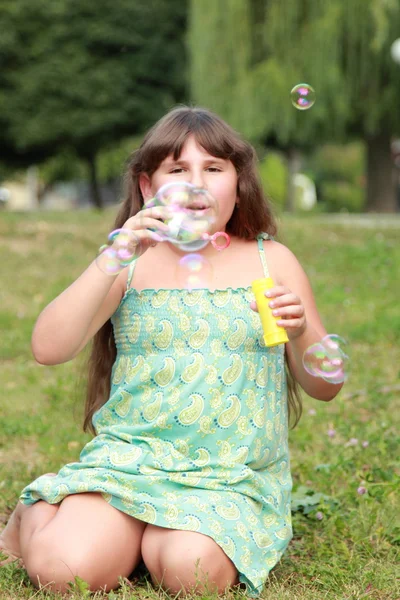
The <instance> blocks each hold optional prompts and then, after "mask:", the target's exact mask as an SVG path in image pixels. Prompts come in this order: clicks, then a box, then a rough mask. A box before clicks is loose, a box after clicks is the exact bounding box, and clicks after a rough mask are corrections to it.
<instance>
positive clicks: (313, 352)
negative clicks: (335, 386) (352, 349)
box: [303, 334, 349, 383]
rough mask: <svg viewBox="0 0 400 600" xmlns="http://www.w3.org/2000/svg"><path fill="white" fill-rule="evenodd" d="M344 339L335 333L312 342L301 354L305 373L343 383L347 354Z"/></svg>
mask: <svg viewBox="0 0 400 600" xmlns="http://www.w3.org/2000/svg"><path fill="white" fill-rule="evenodd" d="M346 346H347V343H346V341H345V340H344V339H343V338H341V337H340V336H338V335H336V334H329V335H326V336H325V337H324V338H323V339H322V340H321V341H320V342H317V343H316V344H312V345H311V346H309V347H308V348H307V350H306V351H305V352H304V355H303V365H304V368H305V370H306V371H307V373H309V374H310V375H313V376H314V377H321V378H322V379H324V380H325V381H328V382H329V383H343V382H344V381H346V379H347V377H348V368H349V356H348V354H347V353H346V352H347V348H346Z"/></svg>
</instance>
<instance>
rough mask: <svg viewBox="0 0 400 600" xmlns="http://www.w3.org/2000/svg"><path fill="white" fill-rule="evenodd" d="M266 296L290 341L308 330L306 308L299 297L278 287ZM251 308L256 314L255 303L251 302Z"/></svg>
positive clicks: (283, 287) (271, 289) (278, 322)
mask: <svg viewBox="0 0 400 600" xmlns="http://www.w3.org/2000/svg"><path fill="white" fill-rule="evenodd" d="M265 293H266V294H267V293H268V296H266V298H267V300H268V302H269V306H270V308H271V310H272V314H273V315H274V317H278V319H277V325H280V326H281V327H284V328H285V329H286V332H287V334H288V338H289V339H290V340H294V339H295V338H297V337H299V336H300V335H302V334H303V333H304V331H305V330H306V326H307V323H306V316H305V311H304V306H303V304H302V302H301V300H300V298H299V297H298V296H296V294H294V293H293V292H292V291H291V290H290V289H289V288H287V287H285V286H283V285H277V286H275V287H273V288H270V289H269V290H268V291H267V292H265ZM250 308H251V309H252V310H254V311H256V312H258V310H257V305H256V303H255V301H253V302H250Z"/></svg>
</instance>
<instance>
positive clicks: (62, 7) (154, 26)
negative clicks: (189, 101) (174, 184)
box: [0, 0, 186, 164]
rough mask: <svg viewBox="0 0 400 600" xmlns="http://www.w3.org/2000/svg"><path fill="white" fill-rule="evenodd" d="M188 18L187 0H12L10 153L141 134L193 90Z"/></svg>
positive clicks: (7, 61) (9, 156)
mask: <svg viewBox="0 0 400 600" xmlns="http://www.w3.org/2000/svg"><path fill="white" fill-rule="evenodd" d="M185 25H186V2H185V0H169V1H168V3H166V2H165V1H164V0H137V1H135V2H131V1H130V0H116V2H114V3H113V4H112V6H110V4H109V2H107V1H106V0H99V1H98V2H96V3H93V2H91V1H90V0H82V1H80V2H75V1H74V0H58V1H57V2H52V3H48V2H47V1H46V0H19V1H18V2H14V0H3V2H2V10H1V16H0V30H1V32H2V35H1V38H0V126H1V129H2V137H3V142H4V143H3V145H2V150H1V153H0V158H1V159H2V160H4V161H8V162H12V161H18V160H20V161H22V162H24V161H25V164H29V162H33V161H34V160H35V159H36V162H39V161H40V160H42V159H43V158H44V157H45V156H49V155H52V154H53V153H54V151H55V149H56V148H61V147H65V146H70V147H72V148H73V149H74V152H76V153H77V154H78V155H80V156H81V157H91V156H93V155H95V154H96V153H97V151H98V150H99V149H100V148H103V147H107V146H108V145H109V144H111V143H113V142H115V141H116V140H120V139H121V138H123V137H127V136H129V135H136V134H137V133H141V132H142V131H143V130H145V129H146V128H147V126H148V125H150V124H152V123H153V122H154V121H155V120H156V119H157V118H159V117H160V116H161V115H162V114H163V113H164V112H165V111H166V110H167V109H169V108H170V107H171V105H173V104H174V103H175V102H176V101H178V100H182V98H183V97H184V95H185V68H186V67H185V52H184V40H183V34H184V30H185Z"/></svg>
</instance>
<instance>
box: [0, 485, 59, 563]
mask: <svg viewBox="0 0 400 600" xmlns="http://www.w3.org/2000/svg"><path fill="white" fill-rule="evenodd" d="M47 475H54V473H47ZM44 504H46V505H47V506H48V507H49V510H48V519H47V520H49V519H52V518H53V517H54V515H55V513H56V512H57V510H58V507H59V504H53V505H50V504H47V503H44ZM30 508H31V507H30V506H29V505H27V504H22V502H18V504H17V506H16V507H15V510H14V512H13V513H12V514H11V516H10V518H9V520H8V523H7V525H6V527H5V529H3V531H2V532H1V534H0V552H1V553H2V554H5V555H7V558H6V559H4V560H1V561H0V567H2V566H4V565H6V564H8V563H10V562H13V561H15V560H19V561H20V562H22V561H21V560H20V559H21V546H20V527H21V518H22V516H23V514H24V513H25V511H27V510H29V509H30Z"/></svg>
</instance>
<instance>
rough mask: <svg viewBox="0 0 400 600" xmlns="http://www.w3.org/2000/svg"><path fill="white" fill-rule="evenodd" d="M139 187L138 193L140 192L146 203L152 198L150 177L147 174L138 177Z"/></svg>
mask: <svg viewBox="0 0 400 600" xmlns="http://www.w3.org/2000/svg"><path fill="white" fill-rule="evenodd" d="M139 186H140V191H141V192H142V196H143V200H144V201H145V202H146V201H147V200H150V198H152V197H153V193H152V191H151V181H150V177H149V176H148V175H147V173H140V175H139Z"/></svg>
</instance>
